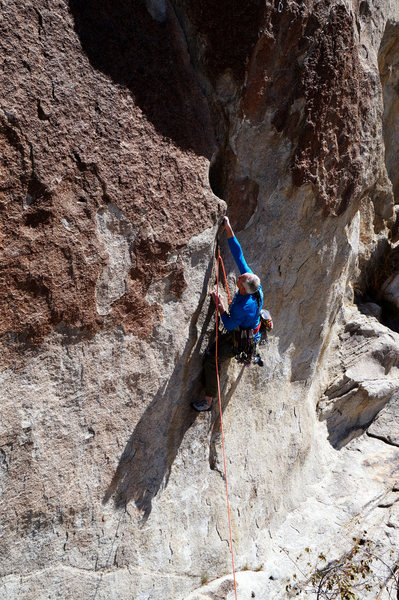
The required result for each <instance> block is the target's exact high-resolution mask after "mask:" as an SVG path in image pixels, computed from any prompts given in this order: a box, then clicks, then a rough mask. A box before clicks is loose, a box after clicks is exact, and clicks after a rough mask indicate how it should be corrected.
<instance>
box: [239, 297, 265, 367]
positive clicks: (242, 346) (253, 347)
mask: <svg viewBox="0 0 399 600" xmlns="http://www.w3.org/2000/svg"><path fill="white" fill-rule="evenodd" d="M255 298H256V301H257V303H258V310H259V325H258V326H257V327H256V328H255V329H242V328H241V327H240V328H239V329H237V330H236V331H234V344H233V347H234V351H235V359H236V360H237V361H238V362H239V363H241V364H243V365H246V366H249V365H250V364H251V363H252V364H255V365H258V367H263V360H262V358H261V356H260V354H259V352H258V344H259V346H263V345H264V344H266V342H267V334H268V333H269V332H270V331H271V330H272V329H273V320H272V317H271V314H270V313H269V311H268V310H266V309H264V308H262V309H261V307H260V296H259V293H257V294H256V295H255ZM258 333H260V334H261V337H260V339H255V336H256V335H257V334H258Z"/></svg>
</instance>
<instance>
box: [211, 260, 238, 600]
mask: <svg viewBox="0 0 399 600" xmlns="http://www.w3.org/2000/svg"><path fill="white" fill-rule="evenodd" d="M219 264H221V265H222V269H223V275H224V280H225V284H226V289H227V295H228V297H229V302H231V299H230V292H229V286H228V284H227V278H226V271H225V270H224V264H223V260H222V257H221V256H220V252H218V260H217V269H216V298H219ZM218 329H219V303H218V302H216V348H215V360H216V379H217V384H218V400H219V412H220V433H221V436H222V449H223V464H224V480H225V482H226V501H227V516H228V520H229V533H230V550H231V562H232V565H233V580H234V593H235V600H237V586H236V572H235V568H234V551H233V536H232V533H231V518H230V503H229V488H228V485H227V468H226V452H225V448H224V435H223V421H222V400H221V395H220V381H219V367H218Z"/></svg>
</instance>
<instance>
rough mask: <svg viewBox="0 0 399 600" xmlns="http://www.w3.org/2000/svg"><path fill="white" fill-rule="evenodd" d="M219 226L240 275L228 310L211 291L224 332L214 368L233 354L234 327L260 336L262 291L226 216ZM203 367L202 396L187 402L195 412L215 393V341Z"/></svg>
mask: <svg viewBox="0 0 399 600" xmlns="http://www.w3.org/2000/svg"><path fill="white" fill-rule="evenodd" d="M223 226H224V230H225V232H226V235H227V241H228V244H229V248H230V252H231V253H232V255H233V258H234V260H235V262H236V265H237V267H238V269H239V271H240V276H239V277H238V279H237V287H238V290H237V292H236V294H235V296H234V298H233V301H232V302H231V304H230V306H229V312H227V311H226V309H225V307H224V303H223V300H222V298H221V296H220V294H217V292H216V290H214V291H213V292H212V293H211V296H212V300H213V301H214V303H215V305H216V306H217V307H218V311H219V314H220V316H221V320H222V323H223V325H224V328H225V329H226V331H227V333H224V334H222V335H221V336H220V337H219V338H218V368H220V363H222V362H224V361H226V360H229V359H230V358H232V357H233V356H234V355H235V354H236V350H235V349H234V330H236V329H253V330H254V338H253V339H254V342H257V341H258V340H259V339H260V333H259V328H260V310H261V308H262V306H263V292H262V287H261V285H260V280H259V277H258V276H257V275H255V274H254V273H253V271H252V270H251V269H250V268H249V267H248V265H247V263H246V261H245V258H244V255H243V252H242V249H241V246H240V244H239V242H238V240H237V238H236V237H235V235H234V231H233V229H232V227H231V225H230V221H229V219H228V218H227V217H225V218H224V221H223ZM203 366H204V379H205V398H204V399H202V400H200V401H198V402H192V404H191V406H192V407H193V408H194V409H195V410H197V411H199V412H201V411H206V410H211V409H212V401H213V398H214V397H215V396H216V395H217V375H216V360H215V344H214V345H213V346H212V347H211V348H210V349H209V350H207V353H206V356H205V360H204V365H203Z"/></svg>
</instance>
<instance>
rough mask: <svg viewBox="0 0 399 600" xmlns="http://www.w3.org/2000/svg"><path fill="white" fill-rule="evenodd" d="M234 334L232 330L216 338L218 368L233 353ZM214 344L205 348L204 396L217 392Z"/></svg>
mask: <svg viewBox="0 0 399 600" xmlns="http://www.w3.org/2000/svg"><path fill="white" fill-rule="evenodd" d="M233 341H234V334H233V332H230V333H225V334H222V335H221V336H219V338H218V368H219V369H220V365H221V363H223V362H224V361H226V360H229V359H230V358H232V357H233V356H234V355H235V351H234V348H233ZM215 350H216V347H215V344H213V345H212V347H211V348H210V349H209V350H207V353H206V355H205V359H204V377H205V396H206V397H207V398H214V397H215V396H217V393H218V385H217V377H216V360H215Z"/></svg>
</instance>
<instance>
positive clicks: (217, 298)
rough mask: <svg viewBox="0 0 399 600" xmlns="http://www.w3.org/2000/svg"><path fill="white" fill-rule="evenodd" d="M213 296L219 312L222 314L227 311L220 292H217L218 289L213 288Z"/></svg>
mask: <svg viewBox="0 0 399 600" xmlns="http://www.w3.org/2000/svg"><path fill="white" fill-rule="evenodd" d="M211 297H212V300H213V301H214V303H215V305H216V306H217V309H218V311H219V313H220V314H221V315H222V314H223V313H224V312H226V311H225V308H224V305H223V300H222V297H221V295H220V294H217V293H216V290H213V292H211Z"/></svg>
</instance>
